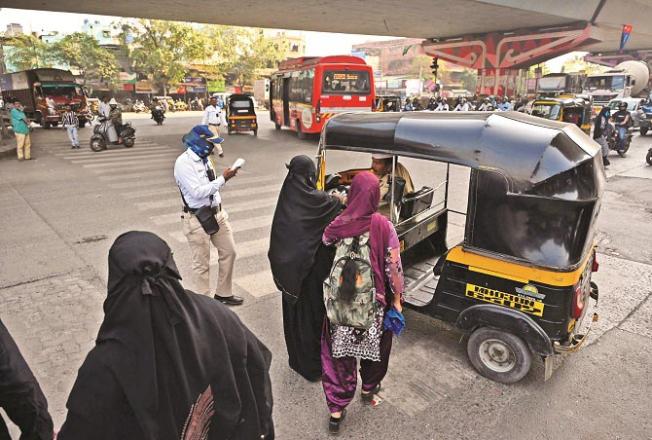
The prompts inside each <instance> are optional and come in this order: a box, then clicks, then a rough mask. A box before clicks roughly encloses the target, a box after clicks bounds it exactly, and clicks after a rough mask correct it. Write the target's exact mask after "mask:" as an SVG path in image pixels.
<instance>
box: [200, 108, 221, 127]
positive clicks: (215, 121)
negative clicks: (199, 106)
mask: <svg viewBox="0 0 652 440" xmlns="http://www.w3.org/2000/svg"><path fill="white" fill-rule="evenodd" d="M222 119H223V116H222V110H221V109H220V108H219V107H218V106H215V105H209V106H208V107H206V109H205V110H204V118H203V119H202V122H201V123H202V125H220V124H222Z"/></svg>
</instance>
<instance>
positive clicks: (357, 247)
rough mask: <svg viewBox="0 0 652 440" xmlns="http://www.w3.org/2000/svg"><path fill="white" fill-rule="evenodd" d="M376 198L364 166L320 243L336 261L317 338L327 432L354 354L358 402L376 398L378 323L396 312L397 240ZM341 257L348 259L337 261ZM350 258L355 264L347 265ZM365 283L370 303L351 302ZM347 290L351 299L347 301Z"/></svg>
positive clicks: (335, 425) (381, 332) (350, 376)
mask: <svg viewBox="0 0 652 440" xmlns="http://www.w3.org/2000/svg"><path fill="white" fill-rule="evenodd" d="M379 201H380V189H379V184H378V178H377V177H376V176H374V175H373V174H372V173H370V172H368V171H365V172H361V173H359V174H357V175H356V176H355V177H354V178H353V181H352V182H351V187H350V190H349V196H348V201H347V207H346V209H345V210H344V211H342V213H341V214H340V215H339V216H338V217H337V218H335V220H334V221H333V222H332V223H331V224H330V225H328V227H327V228H326V230H325V231H324V236H323V242H324V244H325V245H327V246H329V245H335V246H336V247H337V251H336V256H335V262H336V263H335V264H334V266H333V269H332V272H331V275H330V276H329V277H328V278H327V280H326V284H325V286H324V289H325V292H324V298H325V301H327V304H326V310H327V319H326V321H325V324H324V329H323V333H322V340H321V344H322V345H321V346H322V349H321V360H322V370H323V374H322V385H323V388H324V394H325V395H326V402H327V405H328V409H329V411H330V420H329V431H330V432H332V433H337V432H339V429H340V424H341V422H342V420H344V417H345V414H346V407H347V406H348V405H349V403H350V402H351V400H352V399H353V396H354V394H355V389H356V385H357V376H358V375H357V372H356V363H357V361H356V358H358V357H359V358H361V361H360V376H361V378H362V394H361V398H362V401H363V403H365V404H369V405H372V406H376V405H378V404H379V403H380V402H381V401H382V399H381V398H380V397H379V396H378V392H379V391H380V389H381V381H382V379H383V378H384V377H385V374H386V373H387V367H388V363H389V355H390V351H391V348H392V332H391V331H390V330H387V329H385V328H384V325H383V321H384V316H385V314H386V313H389V314H390V315H391V314H396V313H398V314H400V313H401V312H402V306H401V300H402V295H403V288H404V287H403V270H402V266H401V256H400V244H399V240H398V236H397V235H396V230H395V229H394V226H393V225H392V223H391V222H390V221H389V220H387V219H386V218H385V217H383V216H382V215H381V214H378V213H377V212H376V210H377V209H378V203H379ZM351 239H352V240H351ZM347 256H349V257H348V258H350V259H349V260H348V261H347V262H346V263H344V265H343V266H340V264H341V263H342V262H343V261H345V260H346V257H347ZM340 258H342V261H340ZM354 261H358V262H360V263H359V264H360V265H358V263H356V264H355V265H353V266H349V263H350V262H354ZM369 266H370V267H369ZM365 287H368V288H369V289H368V292H369V293H370V295H372V298H373V300H375V303H374V302H373V300H372V301H367V302H365V303H364V304H363V303H362V302H358V301H357V299H358V298H359V297H358V291H359V290H358V289H360V288H365ZM351 290H352V291H353V292H354V293H355V295H356V296H355V299H356V301H352V298H353V296H351V295H352V293H351ZM326 298H327V299H326ZM353 303H355V306H352V304H353ZM372 306H373V307H372ZM369 307H371V309H369V310H367V308H369ZM374 309H375V312H373V310H374ZM392 310H393V311H392ZM390 312H391V313H390ZM401 316H402V315H401ZM333 317H338V318H340V321H347V320H348V321H356V320H357V321H359V320H361V319H364V320H366V321H368V327H367V326H359V325H355V326H347V325H341V324H336V323H334V322H332V319H333ZM345 318H346V319H345ZM369 321H370V322H369Z"/></svg>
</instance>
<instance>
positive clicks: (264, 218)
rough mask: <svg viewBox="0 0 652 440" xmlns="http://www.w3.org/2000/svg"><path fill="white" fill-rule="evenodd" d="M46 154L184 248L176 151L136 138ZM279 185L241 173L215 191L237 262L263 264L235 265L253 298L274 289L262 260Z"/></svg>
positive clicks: (64, 146) (51, 146)
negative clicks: (81, 172)
mask: <svg viewBox="0 0 652 440" xmlns="http://www.w3.org/2000/svg"><path fill="white" fill-rule="evenodd" d="M46 151H47V152H48V153H49V154H51V155H53V156H55V157H57V158H59V159H61V160H65V161H67V162H69V163H70V164H71V165H72V166H77V167H81V168H83V169H85V170H87V171H89V172H91V173H93V174H95V175H96V176H97V179H98V180H100V181H101V182H103V183H104V184H105V185H106V186H108V188H110V189H112V190H115V191H116V192H118V193H119V194H120V196H121V197H122V198H123V199H124V200H125V203H129V204H130V205H132V206H133V207H134V208H135V209H136V210H137V211H140V212H142V213H143V214H144V215H146V216H147V217H148V218H149V220H150V221H151V222H152V224H153V225H155V227H156V229H157V230H158V231H159V233H160V231H161V230H162V231H164V232H163V233H162V234H161V235H162V236H163V235H165V236H167V237H166V239H167V240H168V241H170V244H171V245H173V247H174V245H175V244H176V246H187V242H186V238H185V236H184V235H183V233H182V232H181V228H180V215H181V213H180V207H181V206H180V203H181V202H180V199H179V190H178V188H177V186H176V184H175V182H174V177H173V175H172V167H173V165H174V161H175V160H176V158H177V157H178V155H179V154H180V152H181V150H180V149H179V148H177V147H173V146H167V145H161V144H159V143H157V142H155V141H153V140H148V139H142V140H141V139H139V140H138V141H137V142H136V145H135V146H134V148H131V149H127V148H122V147H115V148H114V149H109V150H106V151H102V152H99V153H96V152H93V151H91V150H90V149H88V150H84V149H82V150H71V149H70V144H69V143H68V142H66V141H64V140H63V139H62V140H60V141H52V142H49V143H48V146H47V147H46ZM222 165H224V166H226V164H222ZM281 183H282V176H278V175H271V174H269V175H254V174H252V173H251V172H248V171H247V170H241V171H240V172H239V173H238V177H237V178H235V179H233V180H232V181H229V183H228V185H226V186H225V187H224V189H223V190H222V191H221V192H220V194H221V196H222V199H223V200H224V204H225V206H226V211H227V213H228V215H229V219H230V221H231V227H232V228H233V233H234V236H235V239H236V249H237V253H238V260H244V259H250V258H251V259H254V258H258V259H262V260H263V261H265V264H264V265H263V266H264V267H263V268H262V269H261V268H260V267H259V266H261V265H260V264H258V265H257V266H256V270H255V271H254V272H251V273H244V274H242V275H239V274H238V267H239V266H238V265H236V275H235V277H234V283H235V284H236V285H237V286H238V287H239V288H240V289H242V290H244V291H246V292H247V293H248V294H250V295H252V296H254V297H257V298H260V297H264V296H266V295H269V294H272V293H275V292H276V291H277V289H276V286H275V285H274V283H273V280H272V276H271V272H270V270H269V267H268V265H267V260H266V258H261V257H265V256H266V254H267V250H268V248H269V230H270V227H271V222H272V215H273V210H274V207H275V206H276V200H277V198H278V192H279V190H280V187H281ZM256 261H258V260H256ZM211 264H212V265H214V264H217V252H212V255H211ZM249 266H251V265H249ZM258 269H260V270H258Z"/></svg>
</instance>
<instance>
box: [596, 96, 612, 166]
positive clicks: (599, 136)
mask: <svg viewBox="0 0 652 440" xmlns="http://www.w3.org/2000/svg"><path fill="white" fill-rule="evenodd" d="M610 117H611V109H610V108H609V106H608V105H605V106H604V107H602V108H601V109H600V113H598V116H596V118H595V121H594V123H593V139H594V140H595V141H596V142H597V143H598V144H600V147H601V149H602V163H603V164H604V166H608V165H609V163H610V162H609V158H608V156H609V142H608V141H607V139H609V136H610V135H611V133H612V130H613V127H612V126H611V123H610V122H609V118H610Z"/></svg>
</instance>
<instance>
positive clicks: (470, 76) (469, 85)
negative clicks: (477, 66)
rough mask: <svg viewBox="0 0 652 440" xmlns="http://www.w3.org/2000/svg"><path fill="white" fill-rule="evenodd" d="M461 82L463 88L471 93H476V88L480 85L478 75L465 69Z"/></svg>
mask: <svg viewBox="0 0 652 440" xmlns="http://www.w3.org/2000/svg"><path fill="white" fill-rule="evenodd" d="M460 81H461V82H462V87H464V88H465V89H466V90H468V91H470V92H471V93H475V89H476V86H477V85H478V74H477V73H476V72H475V71H473V70H471V69H464V72H463V73H462V75H460Z"/></svg>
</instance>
